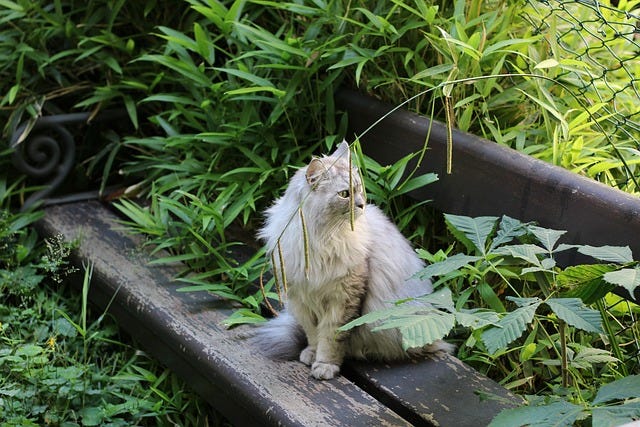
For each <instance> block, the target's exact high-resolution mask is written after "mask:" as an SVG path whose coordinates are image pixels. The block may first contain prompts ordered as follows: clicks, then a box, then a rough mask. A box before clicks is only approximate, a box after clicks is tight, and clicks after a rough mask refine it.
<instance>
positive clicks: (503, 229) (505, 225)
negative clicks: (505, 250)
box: [489, 215, 527, 251]
mask: <svg viewBox="0 0 640 427" xmlns="http://www.w3.org/2000/svg"><path fill="white" fill-rule="evenodd" d="M526 225H527V224H525V223H522V222H520V221H519V220H517V219H514V218H511V217H508V216H506V215H503V216H502V218H501V219H500V224H499V225H498V231H497V232H496V236H495V237H494V238H493V241H492V242H491V247H490V249H489V251H492V250H493V249H495V248H497V247H498V246H500V245H503V244H505V243H509V242H510V241H512V240H513V239H514V238H516V237H520V236H523V235H525V234H526V233H527V228H526Z"/></svg>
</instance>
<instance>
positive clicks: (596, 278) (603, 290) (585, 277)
mask: <svg viewBox="0 0 640 427" xmlns="http://www.w3.org/2000/svg"><path fill="white" fill-rule="evenodd" d="M617 269H618V267H617V266H613V265H610V264H587V265H577V266H573V267H567V268H566V269H564V270H562V271H560V272H559V273H558V275H557V276H556V282H557V283H558V285H559V286H560V287H561V288H564V289H567V288H568V291H567V293H566V294H565V296H568V297H577V298H580V299H581V300H582V301H584V303H585V304H591V303H594V302H595V301H597V300H599V299H600V298H602V297H604V296H605V295H606V294H608V293H609V292H611V291H612V290H613V289H614V288H615V287H614V285H612V284H610V283H607V282H606V281H605V280H604V275H605V273H608V272H611V271H614V270H617Z"/></svg>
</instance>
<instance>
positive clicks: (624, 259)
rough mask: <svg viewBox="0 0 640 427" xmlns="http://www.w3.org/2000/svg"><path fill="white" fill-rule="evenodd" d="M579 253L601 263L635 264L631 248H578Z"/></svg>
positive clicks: (586, 246) (582, 246) (583, 246)
mask: <svg viewBox="0 0 640 427" xmlns="http://www.w3.org/2000/svg"><path fill="white" fill-rule="evenodd" d="M577 249H578V252H580V253H581V254H583V255H588V256H590V257H592V258H595V259H597V260H600V261H605V262H615V263H618V264H625V263H628V262H633V254H632V253H631V249H630V248H629V246H589V245H581V246H578V247H577Z"/></svg>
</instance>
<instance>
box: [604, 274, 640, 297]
mask: <svg viewBox="0 0 640 427" xmlns="http://www.w3.org/2000/svg"><path fill="white" fill-rule="evenodd" d="M604 280H606V281H607V282H609V283H611V284H613V285H618V286H622V287H623V288H625V289H626V290H627V291H629V295H631V296H633V294H634V292H635V290H636V288H637V287H638V285H640V269H638V268H623V269H621V270H617V271H611V272H609V273H605V275H604Z"/></svg>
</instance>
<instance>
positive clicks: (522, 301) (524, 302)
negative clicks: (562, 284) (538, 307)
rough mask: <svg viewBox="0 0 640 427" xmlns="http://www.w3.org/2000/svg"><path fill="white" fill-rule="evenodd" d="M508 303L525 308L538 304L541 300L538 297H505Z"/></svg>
mask: <svg viewBox="0 0 640 427" xmlns="http://www.w3.org/2000/svg"><path fill="white" fill-rule="evenodd" d="M507 299H508V300H509V301H512V302H513V303H515V304H516V305H517V306H518V307H527V306H529V305H532V304H539V303H541V302H542V300H541V299H540V298H538V297H530V298H519V297H511V296H509V297H507Z"/></svg>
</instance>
